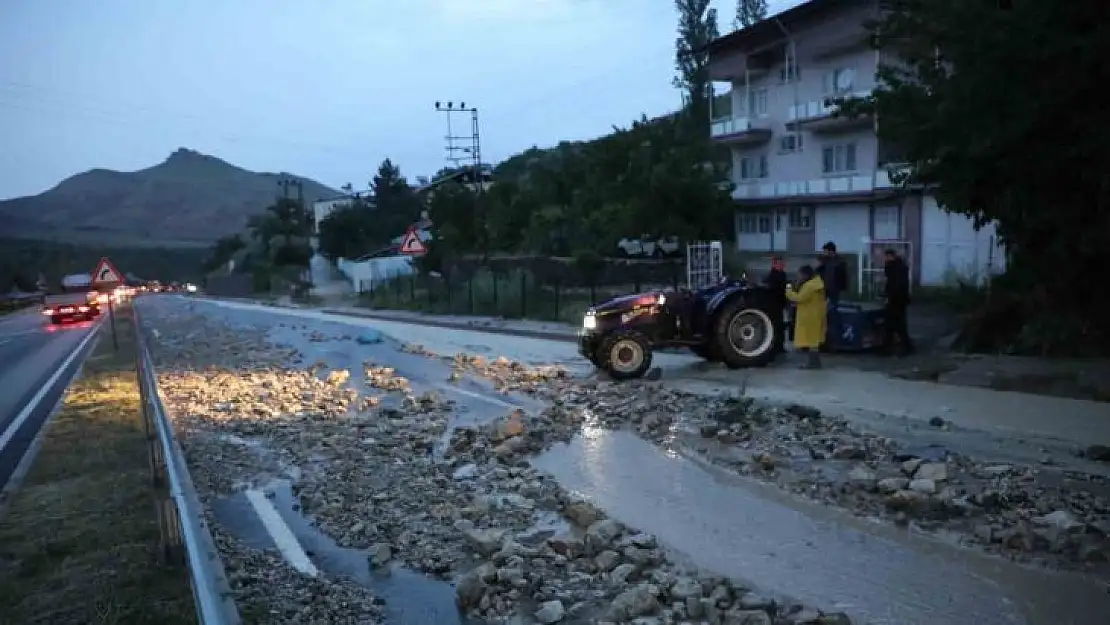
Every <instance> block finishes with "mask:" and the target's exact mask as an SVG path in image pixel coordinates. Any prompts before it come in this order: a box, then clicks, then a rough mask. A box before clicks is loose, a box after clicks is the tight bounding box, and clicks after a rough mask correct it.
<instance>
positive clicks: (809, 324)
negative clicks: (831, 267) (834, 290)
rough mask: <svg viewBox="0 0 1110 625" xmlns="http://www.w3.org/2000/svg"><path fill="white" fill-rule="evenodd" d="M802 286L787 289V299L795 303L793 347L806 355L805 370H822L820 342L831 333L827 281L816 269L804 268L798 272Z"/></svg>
mask: <svg viewBox="0 0 1110 625" xmlns="http://www.w3.org/2000/svg"><path fill="white" fill-rule="evenodd" d="M798 279H799V285H798V287H797V288H794V287H793V286H788V287H787V289H786V298H787V299H789V300H790V301H791V302H794V304H795V305H796V309H795V311H794V347H796V348H798V349H799V350H802V351H805V352H807V356H808V357H807V359H806V364H805V366H804V368H806V369H820V368H821V354H820V352H819V350H820V348H821V343H823V342H824V341H825V334H827V333H828V325H827V324H828V318H827V317H828V312H829V308H828V301H827V299H826V297H825V282H824V280H822V279H821V276H819V275H817V273H816V272H814V271H813V267H810V266H809V265H803V266H802V267H801V268H800V269H798Z"/></svg>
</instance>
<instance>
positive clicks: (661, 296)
mask: <svg viewBox="0 0 1110 625" xmlns="http://www.w3.org/2000/svg"><path fill="white" fill-rule="evenodd" d="M655 303H656V304H657V305H659V306H663V305H665V304H666V303H667V296H666V295H664V294H662V293H660V294H659V299H657V300H655Z"/></svg>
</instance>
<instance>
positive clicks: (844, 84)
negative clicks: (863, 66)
mask: <svg viewBox="0 0 1110 625" xmlns="http://www.w3.org/2000/svg"><path fill="white" fill-rule="evenodd" d="M855 77H856V71H855V70H853V69H846V70H843V71H841V72H839V73H838V74H837V75H836V88H837V90H838V91H849V90H851V88H852V80H853V79H855Z"/></svg>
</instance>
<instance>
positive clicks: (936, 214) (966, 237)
mask: <svg viewBox="0 0 1110 625" xmlns="http://www.w3.org/2000/svg"><path fill="white" fill-rule="evenodd" d="M1004 267H1005V258H1004V254H1003V251H1002V247H1001V246H999V245H998V238H997V236H996V235H995V230H994V226H993V225H992V224H987V225H986V226H983V228H982V229H981V230H978V231H977V230H975V226H974V222H972V220H971V219H970V218H968V217H965V216H963V215H956V214H952V213H948V212H946V211H944V210H942V209H941V208H940V207H939V206H937V202H936V200H935V199H934V198H932V197H928V196H927V197H925V198H924V202H923V204H922V209H921V284H923V285H925V286H946V285H954V284H956V283H958V282H974V283H982V282H983V281H984V280H985V279H986V278H987V276H988V275H990V274H991V273H998V272H999V271H1001V270H1002V269H1003V268H1004Z"/></svg>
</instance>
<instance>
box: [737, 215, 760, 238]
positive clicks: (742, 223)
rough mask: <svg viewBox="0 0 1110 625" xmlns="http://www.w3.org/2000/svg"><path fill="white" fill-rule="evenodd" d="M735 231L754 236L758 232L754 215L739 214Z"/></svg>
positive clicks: (756, 219) (757, 223)
mask: <svg viewBox="0 0 1110 625" xmlns="http://www.w3.org/2000/svg"><path fill="white" fill-rule="evenodd" d="M737 230H738V231H739V232H740V234H756V233H757V232H758V231H759V219H758V216H757V215H756V214H755V213H740V219H739V223H738V224H737Z"/></svg>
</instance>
